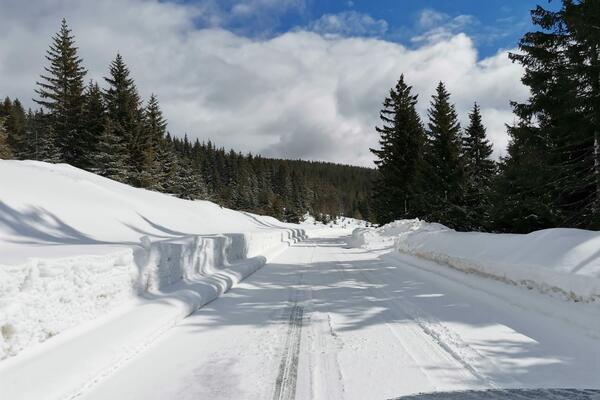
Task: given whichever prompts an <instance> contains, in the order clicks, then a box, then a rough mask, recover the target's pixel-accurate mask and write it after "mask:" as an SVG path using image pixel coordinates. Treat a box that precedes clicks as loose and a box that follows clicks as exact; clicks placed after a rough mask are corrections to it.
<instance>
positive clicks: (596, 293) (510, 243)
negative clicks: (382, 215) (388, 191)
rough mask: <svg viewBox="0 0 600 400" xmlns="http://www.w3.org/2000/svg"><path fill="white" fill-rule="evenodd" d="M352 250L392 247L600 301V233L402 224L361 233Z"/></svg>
mask: <svg viewBox="0 0 600 400" xmlns="http://www.w3.org/2000/svg"><path fill="white" fill-rule="evenodd" d="M351 245H352V246H354V247H362V248H383V247H386V246H388V247H391V246H393V248H394V250H395V251H396V252H397V253H401V254H407V255H412V256H418V257H420V258H424V259H427V260H431V261H435V262H437V263H438V264H443V265H447V266H450V267H452V268H454V269H457V270H460V271H463V272H467V273H474V274H478V275H481V276H484V277H487V278H492V279H495V280H499V281H502V282H505V283H509V284H512V285H516V286H524V287H527V288H529V289H535V290H538V291H540V292H543V293H550V294H558V295H559V296H561V297H564V298H566V299H569V300H572V301H576V302H586V303H597V302H598V301H600V232H591V231H583V230H578V229H547V230H543V231H538V232H533V233H530V234H527V235H517V234H489V233H477V232H456V231H454V230H452V229H449V228H447V227H445V226H443V225H440V224H431V223H426V222H424V221H420V220H401V221H395V222H392V223H390V224H388V225H385V226H383V227H381V228H377V229H368V228H360V229H356V230H355V231H354V232H353V235H352V239H351Z"/></svg>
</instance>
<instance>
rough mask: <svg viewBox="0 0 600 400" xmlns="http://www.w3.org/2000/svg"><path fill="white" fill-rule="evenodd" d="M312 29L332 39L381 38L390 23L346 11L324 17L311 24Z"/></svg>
mask: <svg viewBox="0 0 600 400" xmlns="http://www.w3.org/2000/svg"><path fill="white" fill-rule="evenodd" d="M310 29H311V30H312V31H314V32H317V33H320V34H323V35H328V36H331V37H337V36H380V35H383V34H384V33H386V32H387V30H388V23H387V22H386V21H385V20H383V19H378V20H375V19H373V17H371V16H370V15H367V14H363V13H359V12H356V11H344V12H341V13H338V14H325V15H323V16H322V17H321V18H319V19H318V20H316V21H314V22H313V23H311V24H310Z"/></svg>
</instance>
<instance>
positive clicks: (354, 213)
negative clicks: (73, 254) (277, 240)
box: [0, 20, 375, 222]
mask: <svg viewBox="0 0 600 400" xmlns="http://www.w3.org/2000/svg"><path fill="white" fill-rule="evenodd" d="M46 59H47V61H48V65H47V66H46V67H44V72H43V73H42V75H41V77H40V80H39V81H38V82H36V84H37V89H36V93H35V94H36V97H35V99H34V101H35V102H36V104H38V105H39V108H38V109H36V110H31V109H29V110H25V109H24V108H23V106H22V103H21V102H20V101H19V99H11V98H9V97H6V99H5V100H4V101H3V102H2V103H0V158H4V159H31V160H39V161H45V162H51V163H68V164H71V165H73V166H75V167H79V168H83V169H85V170H88V171H91V172H94V173H96V174H99V175H102V176H105V177H107V178H110V179H114V180H117V181H120V182H123V183H127V184H130V185H133V186H136V187H141V188H146V189H150V190H155V191H160V192H164V193H169V194H173V195H176V196H179V197H181V198H184V199H192V200H194V199H202V200H211V201H214V202H216V203H218V204H220V205H222V206H224V207H230V208H233V209H236V210H244V211H250V212H255V213H261V214H269V215H272V216H275V217H276V218H280V219H281V220H284V221H289V222H297V221H299V220H300V218H301V217H302V216H303V215H304V214H306V213H307V212H308V213H310V214H312V215H314V216H315V217H316V218H317V219H318V220H321V221H323V222H327V221H328V220H329V219H330V218H334V217H336V216H341V215H343V216H349V217H355V218H360V219H370V218H371V211H370V202H371V197H370V193H371V183H372V181H373V179H374V175H375V170H373V169H368V168H361V167H353V166H345V165H338V164H332V163H325V162H312V161H302V160H280V159H270V158H264V157H260V156H255V155H252V154H241V153H238V152H235V151H233V150H231V151H226V150H225V149H223V148H217V147H216V146H215V145H214V144H212V143H211V142H208V143H201V142H199V141H198V140H196V141H194V142H191V141H189V140H188V138H187V137H183V138H179V137H175V136H172V135H171V134H170V133H169V132H168V129H167V122H166V120H165V119H164V117H163V114H162V112H161V109H160V105H159V102H158V99H157V97H156V96H154V95H152V96H151V97H150V98H149V99H148V100H147V101H145V102H144V101H143V100H142V99H141V98H140V95H139V94H138V89H137V87H136V84H135V82H134V80H133V78H132V77H131V73H130V70H129V68H128V67H127V65H126V63H125V61H124V59H123V57H122V56H121V55H119V54H117V55H116V57H115V59H114V60H113V61H112V62H111V64H110V66H109V69H108V71H107V75H106V77H105V78H104V82H103V83H102V85H100V84H99V83H97V82H93V81H89V82H86V73H87V71H86V69H85V67H84V66H83V60H82V59H81V58H80V57H79V56H78V55H77V47H76V44H75V38H74V35H73V34H72V33H71V30H70V29H69V27H68V25H67V22H66V21H65V20H63V21H62V25H61V27H60V30H59V32H58V33H57V34H56V35H55V36H54V37H53V39H52V44H51V46H50V48H49V50H48V51H47V54H46ZM199 129H201V127H199Z"/></svg>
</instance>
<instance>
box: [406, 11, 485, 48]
mask: <svg viewBox="0 0 600 400" xmlns="http://www.w3.org/2000/svg"><path fill="white" fill-rule="evenodd" d="M475 24H477V19H476V18H475V17H473V16H472V15H458V16H456V17H450V16H449V15H448V14H445V13H441V12H438V11H435V10H432V9H424V10H422V11H421V13H420V14H419V19H418V28H419V29H421V30H423V31H424V32H423V33H421V34H419V35H417V36H414V37H413V38H412V39H411V40H412V42H413V43H435V42H440V41H444V40H449V39H450V38H451V37H452V36H454V35H457V34H459V33H464V32H465V30H466V29H467V28H468V27H470V26H472V25H475Z"/></svg>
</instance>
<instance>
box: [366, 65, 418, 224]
mask: <svg viewBox="0 0 600 400" xmlns="http://www.w3.org/2000/svg"><path fill="white" fill-rule="evenodd" d="M416 103H417V96H416V95H413V94H412V87H411V86H408V85H407V84H406V82H405V81H404V75H402V76H401V77H400V79H399V80H398V83H397V84H396V86H395V87H394V88H392V89H391V90H390V93H389V95H388V97H386V99H385V101H384V103H383V109H382V110H381V112H380V118H381V120H382V122H383V123H382V126H381V127H376V130H377V132H378V133H379V135H380V139H379V148H378V149H371V152H373V154H375V156H376V157H377V160H376V161H375V164H376V165H377V168H378V172H379V177H378V179H377V181H376V183H375V187H374V190H373V196H374V197H373V200H374V202H375V209H376V214H377V221H378V222H380V223H386V222H389V221H393V220H394V219H400V218H415V217H417V216H420V215H421V213H422V210H423V202H424V199H423V197H422V190H423V180H422V179H423V176H422V172H423V165H424V164H423V146H424V141H425V133H424V130H423V125H422V123H421V119H420V118H419V115H418V114H417V111H416V109H415V106H416Z"/></svg>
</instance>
